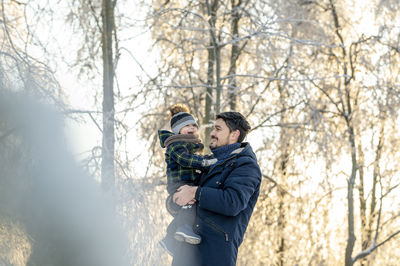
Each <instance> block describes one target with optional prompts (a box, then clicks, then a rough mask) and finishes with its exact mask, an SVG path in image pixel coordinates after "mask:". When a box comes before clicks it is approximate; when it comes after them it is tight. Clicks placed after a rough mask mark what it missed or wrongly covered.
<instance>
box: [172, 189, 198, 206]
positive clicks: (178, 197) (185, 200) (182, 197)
mask: <svg viewBox="0 0 400 266" xmlns="http://www.w3.org/2000/svg"><path fill="white" fill-rule="evenodd" d="M196 191H197V187H193V186H188V185H184V186H181V187H179V188H178V192H175V194H174V196H173V200H174V202H175V203H176V204H178V205H179V206H184V205H186V204H194V203H195V199H194V196H195V195H196Z"/></svg>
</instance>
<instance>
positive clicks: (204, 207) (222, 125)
mask: <svg viewBox="0 0 400 266" xmlns="http://www.w3.org/2000/svg"><path fill="white" fill-rule="evenodd" d="M249 130H250V125H249V123H248V122H247V121H246V119H245V118H244V117H243V115H241V114H240V113H238V112H225V113H221V114H219V115H217V119H216V121H215V124H214V126H213V130H212V132H211V134H210V136H211V143H210V148H211V151H212V153H213V155H214V157H215V158H217V159H218V161H217V163H215V165H213V166H211V168H210V170H209V171H208V173H206V174H205V175H204V176H202V177H201V179H200V182H199V185H198V186H186V185H185V186H182V187H180V188H179V189H178V192H176V193H175V194H174V201H175V203H177V204H178V205H180V206H183V205H185V204H187V203H190V202H194V201H196V202H197V204H198V210H197V217H196V222H195V226H194V230H195V232H196V233H197V234H199V235H200V236H201V237H202V242H201V243H200V244H199V245H196V246H193V245H188V244H185V243H183V244H181V246H180V247H179V248H178V249H177V252H176V253H175V254H174V259H173V262H172V265H218V266H221V265H235V264H236V258H237V253H238V248H239V246H240V244H241V243H242V241H243V236H244V233H245V231H246V228H247V225H248V223H249V220H250V217H251V214H252V212H253V208H254V205H255V204H256V202H257V198H258V195H259V192H260V183H261V172H260V167H259V165H258V163H257V159H256V156H255V154H254V152H253V151H252V149H251V146H250V144H248V143H245V142H242V141H243V140H244V138H245V136H246V134H247V133H248V131H249Z"/></svg>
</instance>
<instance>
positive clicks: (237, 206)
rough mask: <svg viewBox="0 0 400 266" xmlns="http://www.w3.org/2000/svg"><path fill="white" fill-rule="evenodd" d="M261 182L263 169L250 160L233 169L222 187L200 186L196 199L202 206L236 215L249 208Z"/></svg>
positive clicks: (227, 214)
mask: <svg viewBox="0 0 400 266" xmlns="http://www.w3.org/2000/svg"><path fill="white" fill-rule="evenodd" d="M260 183H261V171H260V168H259V166H258V164H257V162H255V161H254V160H248V161H246V162H243V163H242V164H239V165H238V166H237V167H236V168H235V169H233V170H232V172H231V173H230V174H229V175H228V176H227V178H226V179H225V182H224V184H223V187H222V188H212V187H207V186H204V187H198V189H197V191H196V195H195V199H196V200H197V201H198V204H199V205H198V206H199V207H200V208H203V209H206V210H209V211H212V212H216V213H218V214H222V215H226V216H236V215H238V214H239V212H241V211H242V210H244V209H245V208H247V205H248V202H249V200H250V198H251V196H252V195H253V194H254V192H255V191H256V190H257V189H259V186H260Z"/></svg>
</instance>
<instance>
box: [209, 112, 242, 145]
mask: <svg viewBox="0 0 400 266" xmlns="http://www.w3.org/2000/svg"><path fill="white" fill-rule="evenodd" d="M239 134H240V133H239V130H235V131H232V132H229V128H228V126H227V125H226V123H225V121H224V120H223V119H221V118H218V119H217V120H216V121H215V123H214V126H213V130H212V131H211V134H210V137H211V142H210V148H211V149H215V148H218V147H222V146H225V145H229V144H233V143H235V142H237V140H238V137H239Z"/></svg>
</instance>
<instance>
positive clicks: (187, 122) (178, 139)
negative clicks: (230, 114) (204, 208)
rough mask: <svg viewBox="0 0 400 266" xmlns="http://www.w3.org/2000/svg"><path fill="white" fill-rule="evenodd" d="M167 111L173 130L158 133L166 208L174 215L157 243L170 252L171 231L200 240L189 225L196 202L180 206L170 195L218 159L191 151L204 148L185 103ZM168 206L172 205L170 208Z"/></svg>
mask: <svg viewBox="0 0 400 266" xmlns="http://www.w3.org/2000/svg"><path fill="white" fill-rule="evenodd" d="M170 112H171V121H170V123H171V129H172V132H170V131H167V130H159V131H158V136H159V138H160V144H161V147H163V148H166V149H167V150H166V152H165V161H166V163H167V190H168V194H169V196H168V198H167V208H168V211H169V212H170V213H171V214H172V215H174V221H173V222H172V223H171V224H170V225H169V226H168V229H167V236H166V237H165V238H164V239H163V240H161V241H160V244H161V245H162V246H163V247H164V248H165V249H166V250H167V252H168V253H169V254H171V255H172V253H173V251H172V244H171V234H172V233H174V237H175V239H177V240H178V241H185V242H187V243H190V244H194V245H196V244H199V243H200V242H201V237H200V236H199V235H198V234H196V233H195V232H194V231H193V228H192V226H193V223H194V220H195V216H196V208H195V205H190V204H187V205H185V206H182V207H181V208H180V207H179V206H178V205H176V204H175V203H173V202H171V199H172V195H173V194H174V193H175V192H176V191H177V189H178V188H179V187H180V186H183V185H195V184H196V182H197V181H198V179H199V177H200V174H201V173H202V171H205V170H206V169H207V167H209V166H210V165H211V164H213V163H215V162H216V161H217V160H216V159H206V158H204V157H202V156H199V155H196V154H194V153H195V152H198V151H201V150H202V149H203V144H201V140H200V139H199V138H198V136H197V135H196V133H197V130H198V125H197V123H196V121H195V119H194V118H193V116H192V115H191V114H189V109H188V108H187V107H186V105H183V104H176V105H174V106H172V107H171V108H170ZM171 206H174V207H175V208H174V209H171ZM172 224H173V225H172ZM175 228H176V231H175V230H174V229H175ZM171 231H172V232H171ZM174 231H175V232H174Z"/></svg>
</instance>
